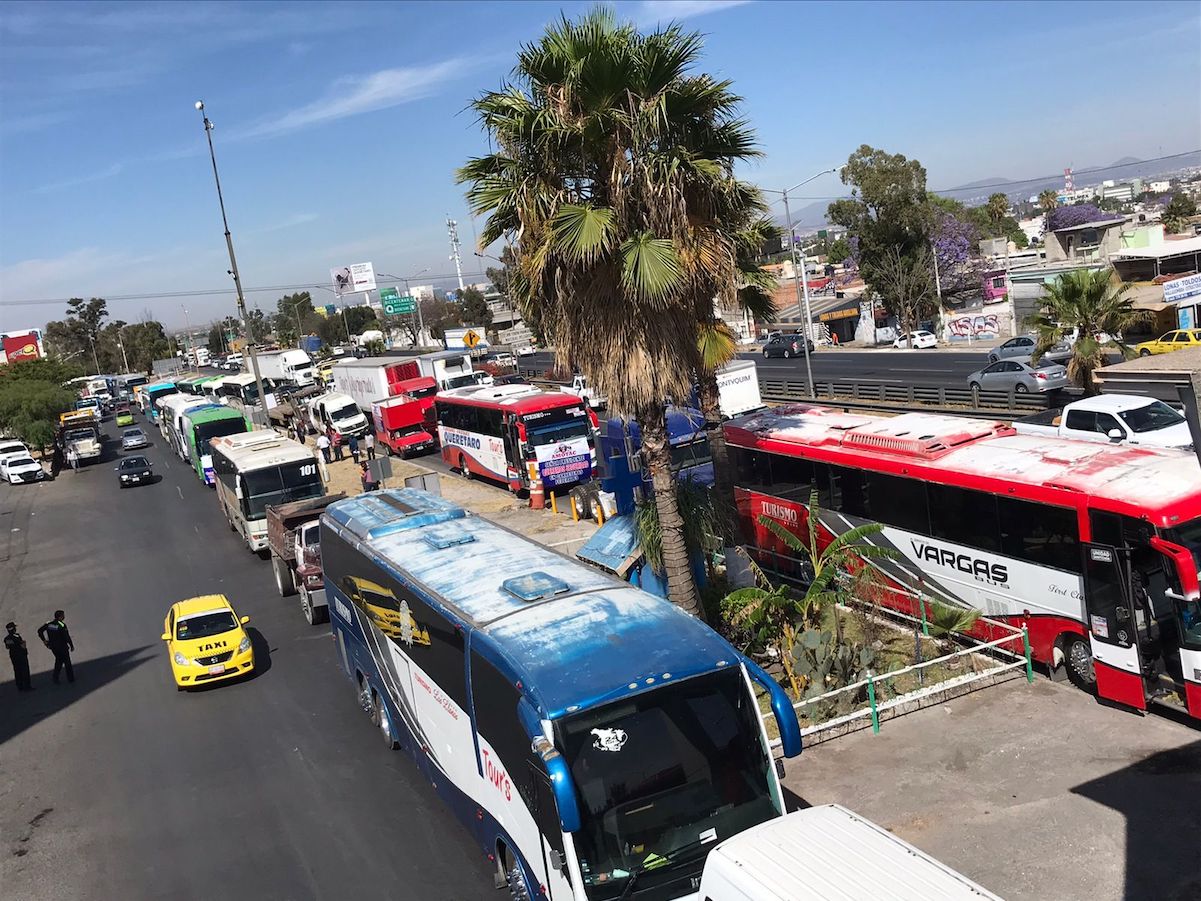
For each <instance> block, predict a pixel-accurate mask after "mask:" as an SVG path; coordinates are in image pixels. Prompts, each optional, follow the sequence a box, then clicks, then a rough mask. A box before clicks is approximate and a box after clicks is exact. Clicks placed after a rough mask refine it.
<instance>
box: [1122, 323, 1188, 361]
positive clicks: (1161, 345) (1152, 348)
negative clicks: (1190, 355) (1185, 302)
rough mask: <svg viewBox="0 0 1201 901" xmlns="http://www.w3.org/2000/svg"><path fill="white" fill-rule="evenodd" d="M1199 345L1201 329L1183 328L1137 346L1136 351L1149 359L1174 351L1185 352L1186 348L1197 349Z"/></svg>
mask: <svg viewBox="0 0 1201 901" xmlns="http://www.w3.org/2000/svg"><path fill="white" fill-rule="evenodd" d="M1198 345H1201V329H1198V328H1182V329H1178V330H1177V331H1174V332H1167V333H1165V334H1163V335H1160V336H1159V337H1158V338H1156V339H1155V340H1153V341H1144V342H1143V343H1142V344H1136V345H1135V348H1134V349H1135V350H1136V351H1138V355H1139V356H1140V357H1149V356H1151V355H1152V354H1167V353H1171V352H1172V351H1174V350H1183V349H1184V348H1186V347H1197V346H1198Z"/></svg>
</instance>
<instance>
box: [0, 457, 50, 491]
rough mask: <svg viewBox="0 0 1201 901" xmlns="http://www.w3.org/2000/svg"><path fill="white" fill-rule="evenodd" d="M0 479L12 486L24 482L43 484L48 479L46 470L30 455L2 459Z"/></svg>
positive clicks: (0, 462)
mask: <svg viewBox="0 0 1201 901" xmlns="http://www.w3.org/2000/svg"><path fill="white" fill-rule="evenodd" d="M0 477H3V478H4V481H6V482H8V483H9V484H10V485H19V484H21V483H22V482H41V481H43V480H44V479H45V478H46V470H45V469H43V468H42V464H41V463H38V462H37V461H36V460H34V459H33V457H30V456H29V455H28V454H26V455H21V454H17V455H15V456H11V457H5V458H3V459H0Z"/></svg>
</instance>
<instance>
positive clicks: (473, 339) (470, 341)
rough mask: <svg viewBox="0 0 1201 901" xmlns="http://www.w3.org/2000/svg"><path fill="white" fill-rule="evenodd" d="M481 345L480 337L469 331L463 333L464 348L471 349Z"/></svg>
mask: <svg viewBox="0 0 1201 901" xmlns="http://www.w3.org/2000/svg"><path fill="white" fill-rule="evenodd" d="M479 343H480V336H479V335H477V334H476V333H475V332H473V331H471V329H468V330H467V331H465V332H464V333H463V346H464V347H466V348H468V349H470V348H473V347H475V346H476V345H477V344H479Z"/></svg>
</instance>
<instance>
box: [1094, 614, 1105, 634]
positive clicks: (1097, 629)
mask: <svg viewBox="0 0 1201 901" xmlns="http://www.w3.org/2000/svg"><path fill="white" fill-rule="evenodd" d="M1092 627H1093V634H1094V635H1096V636H1097V637H1098V638H1108V637H1109V620H1107V619H1106V618H1105V617H1103V616H1097V614H1095V613H1094V614H1093V615H1092Z"/></svg>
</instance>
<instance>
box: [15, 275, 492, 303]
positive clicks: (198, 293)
mask: <svg viewBox="0 0 1201 901" xmlns="http://www.w3.org/2000/svg"><path fill="white" fill-rule="evenodd" d="M466 274H467V275H470V276H473V277H479V278H483V277H484V273H483V272H468V273H466ZM423 277H424V278H428V279H429V280H430V281H431V282H435V281H445V280H448V279H454V278H457V277H458V276H457V273H454V272H445V273H438V274H436V275H428V274H427V275H425V276H423ZM376 281H377V282H390V283H392V284H399V283H400V282H402V281H404V279H399V278H393V277H391V276H384V277H380V276H377V277H376ZM409 281H413V279H411V278H410V279H409ZM242 290H243V292H244V293H246V294H264V293H270V292H274V291H311V290H325V291H330V292H332V291H333V288H331V287H330V286H329V285H324V284H313V283H308V284H300V285H264V286H262V287H257V288H243V289H242ZM353 293H356V294H361V293H362V292H361V291H356V292H353ZM233 294H234V290H233V289H232V288H209V289H202V288H197V289H194V290H190V291H155V292H153V293H149V294H109V295H105V297H104V299H105V300H106V301H111V302H114V303H115V302H118V301H130V300H151V301H152V300H174V299H178V298H180V297H219V296H221V295H233ZM70 300H71V298H69V297H49V298H42V299H40V300H3V301H0V307H36V306H49V305H52V304H65V303H68V302H69V301H70Z"/></svg>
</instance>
